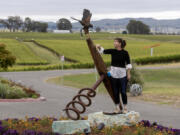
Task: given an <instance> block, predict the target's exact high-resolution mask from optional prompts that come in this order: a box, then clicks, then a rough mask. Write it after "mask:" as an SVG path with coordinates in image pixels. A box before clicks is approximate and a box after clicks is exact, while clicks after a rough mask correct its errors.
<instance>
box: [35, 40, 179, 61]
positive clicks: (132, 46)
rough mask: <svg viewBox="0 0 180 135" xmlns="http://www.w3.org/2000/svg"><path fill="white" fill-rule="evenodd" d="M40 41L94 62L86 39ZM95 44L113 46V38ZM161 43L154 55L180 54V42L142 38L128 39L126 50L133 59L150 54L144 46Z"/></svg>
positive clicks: (80, 58)
mask: <svg viewBox="0 0 180 135" xmlns="http://www.w3.org/2000/svg"><path fill="white" fill-rule="evenodd" d="M37 41H38V42H39V43H41V44H43V45H45V46H47V47H49V48H52V49H54V50H56V51H57V52H59V53H61V54H64V55H65V56H66V57H68V58H71V59H75V60H77V61H79V62H92V59H91V55H90V53H89V50H88V47H87V45H86V42H85V41H84V40H37ZM94 43H95V44H101V45H102V46H103V47H104V48H106V49H107V48H113V47H114V46H113V40H107V39H105V40H94ZM156 43H159V44H160V46H159V47H156V48H154V56H167V55H173V54H179V52H180V43H179V44H177V43H172V42H155V41H147V40H145V41H142V40H127V47H126V50H128V51H129V54H130V56H131V59H134V58H140V57H141V58H142V57H148V56H150V49H144V47H146V46H149V45H153V44H156ZM103 57H104V60H105V61H110V57H109V56H103Z"/></svg>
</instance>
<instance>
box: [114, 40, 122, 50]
mask: <svg viewBox="0 0 180 135" xmlns="http://www.w3.org/2000/svg"><path fill="white" fill-rule="evenodd" d="M114 47H115V48H116V49H117V48H121V43H119V42H118V41H117V40H114Z"/></svg>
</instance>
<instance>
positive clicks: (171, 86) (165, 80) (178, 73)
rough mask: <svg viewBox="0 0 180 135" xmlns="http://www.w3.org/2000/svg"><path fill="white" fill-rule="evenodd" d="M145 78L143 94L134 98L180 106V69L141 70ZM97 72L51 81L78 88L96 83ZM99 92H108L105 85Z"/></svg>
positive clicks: (52, 79)
mask: <svg viewBox="0 0 180 135" xmlns="http://www.w3.org/2000/svg"><path fill="white" fill-rule="evenodd" d="M140 72H141V73H142V76H143V79H144V82H145V83H144V88H143V94H142V95H141V96H138V97H131V96H129V97H130V99H132V100H143V101H150V102H155V103H159V104H171V105H173V106H178V107H180V80H179V78H180V70H179V69H178V68H176V69H153V70H149V69H148V70H140ZM95 81H96V79H95V73H91V74H79V75H67V76H64V77H57V78H51V79H49V80H48V82H50V83H55V84H57V85H62V84H63V85H67V86H72V87H77V88H84V87H91V86H92V85H93V84H94V83H95ZM99 92H101V93H106V90H105V88H104V86H103V85H100V87H99Z"/></svg>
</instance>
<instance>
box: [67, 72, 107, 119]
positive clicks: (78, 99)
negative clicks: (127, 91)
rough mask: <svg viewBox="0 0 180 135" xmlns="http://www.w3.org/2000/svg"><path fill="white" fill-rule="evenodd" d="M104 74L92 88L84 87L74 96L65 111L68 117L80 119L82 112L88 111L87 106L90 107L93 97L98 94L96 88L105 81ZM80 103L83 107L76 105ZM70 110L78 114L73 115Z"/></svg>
mask: <svg viewBox="0 0 180 135" xmlns="http://www.w3.org/2000/svg"><path fill="white" fill-rule="evenodd" d="M103 79H104V75H101V77H100V79H99V80H98V81H97V82H96V83H95V84H94V86H93V87H92V88H83V89H81V90H79V92H78V94H77V95H76V96H74V98H73V99H72V101H71V102H69V103H68V104H67V105H66V108H65V109H64V111H65V112H66V114H67V117H68V118H70V119H72V120H79V119H80V114H82V113H84V112H85V111H86V107H89V106H90V105H91V103H92V102H91V98H93V97H95V96H96V91H95V90H96V88H97V87H98V86H99V85H100V83H101V82H102V81H103ZM82 97H84V98H85V99H86V100H87V101H88V102H87V103H86V102H84V101H83V100H82ZM77 104H78V105H80V106H81V107H82V109H81V110H80V109H78V108H77V107H76V105H77ZM70 111H73V112H74V113H75V114H76V116H72V115H71V113H70Z"/></svg>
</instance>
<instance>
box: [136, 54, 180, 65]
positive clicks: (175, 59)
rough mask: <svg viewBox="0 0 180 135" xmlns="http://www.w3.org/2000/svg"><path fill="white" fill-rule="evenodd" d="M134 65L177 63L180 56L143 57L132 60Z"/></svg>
mask: <svg viewBox="0 0 180 135" xmlns="http://www.w3.org/2000/svg"><path fill="white" fill-rule="evenodd" d="M133 61H134V62H135V63H136V64H138V65H139V64H141V65H144V64H154V63H168V62H178V61H180V54H178V55H177V54H176V55H168V56H155V57H145V58H136V59H133Z"/></svg>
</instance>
